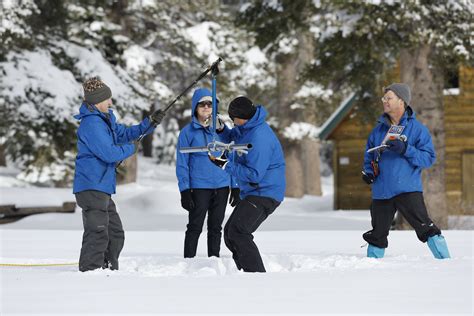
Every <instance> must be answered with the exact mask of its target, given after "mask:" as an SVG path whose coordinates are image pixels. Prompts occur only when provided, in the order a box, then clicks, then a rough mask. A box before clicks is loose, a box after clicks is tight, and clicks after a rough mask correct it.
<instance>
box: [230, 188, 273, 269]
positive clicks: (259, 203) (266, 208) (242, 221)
mask: <svg viewBox="0 0 474 316" xmlns="http://www.w3.org/2000/svg"><path fill="white" fill-rule="evenodd" d="M279 205H280V203H279V202H277V201H276V200H274V199H272V198H268V197H262V196H254V195H250V196H247V197H245V199H243V200H241V201H240V202H239V204H237V206H236V207H235V209H234V211H233V212H232V215H231V216H230V218H229V220H228V221H227V223H226V225H225V227H224V241H225V244H226V246H227V248H229V250H230V251H231V252H232V258H233V259H234V261H235V264H236V265H237V269H239V270H241V269H242V270H244V271H245V272H265V267H264V265H263V261H262V257H261V256H260V253H259V251H258V248H257V245H256V244H255V243H254V241H253V235H252V233H254V232H255V231H256V230H257V228H258V227H259V226H260V224H262V223H263V221H264V220H265V219H267V217H268V216H269V215H270V214H272V213H273V212H274V211H275V209H276V208H277V207H278V206H279Z"/></svg>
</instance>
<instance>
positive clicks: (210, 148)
mask: <svg viewBox="0 0 474 316" xmlns="http://www.w3.org/2000/svg"><path fill="white" fill-rule="evenodd" d="M219 60H221V59H220V58H219ZM218 66H219V65H218V62H215V63H213V64H212V65H211V76H212V79H211V83H212V121H211V124H210V126H209V127H210V129H211V132H212V142H210V143H208V144H207V146H200V147H182V148H181V149H180V150H179V152H180V153H182V154H189V153H197V152H206V151H207V152H208V154H209V155H211V156H213V155H212V153H213V152H221V156H222V155H226V154H227V153H228V152H233V151H235V152H237V154H239V155H242V154H248V151H249V150H250V149H251V148H252V144H234V142H231V143H229V144H226V143H222V142H219V141H217V125H216V123H217V93H216V90H217V79H216V78H217V75H218V74H219V67H218Z"/></svg>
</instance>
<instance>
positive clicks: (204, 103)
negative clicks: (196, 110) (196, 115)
mask: <svg viewBox="0 0 474 316" xmlns="http://www.w3.org/2000/svg"><path fill="white" fill-rule="evenodd" d="M197 106H198V107H200V108H203V107H206V106H207V107H208V108H212V102H211V101H203V102H199V103H198V104H197Z"/></svg>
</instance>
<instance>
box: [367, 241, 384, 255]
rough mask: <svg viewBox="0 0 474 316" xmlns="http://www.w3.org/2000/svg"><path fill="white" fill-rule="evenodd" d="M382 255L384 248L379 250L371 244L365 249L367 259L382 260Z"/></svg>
mask: <svg viewBox="0 0 474 316" xmlns="http://www.w3.org/2000/svg"><path fill="white" fill-rule="evenodd" d="M384 254H385V248H379V247H377V246H374V245H371V244H369V246H368V247H367V257H369V258H383V256H384Z"/></svg>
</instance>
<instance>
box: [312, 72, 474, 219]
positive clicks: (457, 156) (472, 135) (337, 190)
mask: <svg viewBox="0 0 474 316" xmlns="http://www.w3.org/2000/svg"><path fill="white" fill-rule="evenodd" d="M453 91H454V92H453ZM450 92H451V94H447V95H445V96H444V107H445V108H444V111H445V120H444V122H445V137H446V139H445V146H446V157H445V164H446V169H445V170H446V195H447V204H448V210H449V214H450V215H474V68H468V67H461V68H460V71H459V89H458V90H452V89H451V90H450ZM357 104H358V102H357V100H356V98H355V96H354V95H352V96H350V97H349V98H347V99H346V100H344V101H343V102H342V103H341V105H340V106H339V108H338V109H337V110H336V111H335V112H334V113H333V114H332V115H331V117H330V118H329V119H328V120H327V121H326V122H325V123H324V124H323V126H322V127H321V132H320V134H319V138H320V139H321V140H327V141H332V142H333V171H334V209H336V210H338V209H344V210H351V209H354V210H357V209H368V208H369V206H370V201H371V194H370V189H369V187H368V186H367V185H366V184H365V183H363V182H362V180H361V170H362V165H363V160H364V150H365V145H366V142H367V137H368V135H369V133H370V132H371V130H372V128H373V126H374V124H375V121H374V122H370V123H367V122H364V121H363V120H361V116H362V114H361V113H360V111H359V109H358V106H357ZM415 110H416V107H415Z"/></svg>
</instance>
